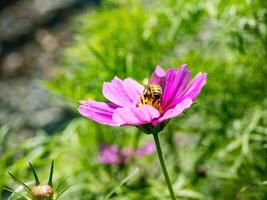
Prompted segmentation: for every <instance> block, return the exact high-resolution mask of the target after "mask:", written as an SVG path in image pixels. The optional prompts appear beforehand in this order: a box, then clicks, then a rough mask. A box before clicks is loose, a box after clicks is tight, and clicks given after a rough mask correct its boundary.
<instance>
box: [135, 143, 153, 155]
mask: <svg viewBox="0 0 267 200" xmlns="http://www.w3.org/2000/svg"><path fill="white" fill-rule="evenodd" d="M155 151H156V146H155V143H154V142H149V143H147V144H145V145H144V146H142V147H139V148H138V149H137V150H136V152H135V156H136V157H141V156H144V155H149V154H152V153H154V152H155Z"/></svg>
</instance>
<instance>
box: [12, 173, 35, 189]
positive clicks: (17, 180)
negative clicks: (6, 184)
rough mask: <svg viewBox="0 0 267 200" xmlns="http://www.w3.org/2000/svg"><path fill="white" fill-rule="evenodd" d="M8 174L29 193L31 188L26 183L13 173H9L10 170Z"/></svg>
mask: <svg viewBox="0 0 267 200" xmlns="http://www.w3.org/2000/svg"><path fill="white" fill-rule="evenodd" d="M8 174H9V175H10V176H11V177H12V178H13V179H14V180H15V181H16V182H18V183H19V184H21V185H23V187H24V188H25V190H26V191H27V193H28V194H29V193H30V191H31V188H30V187H29V186H28V185H26V184H25V183H23V182H22V181H21V180H19V179H18V177H16V176H15V175H13V174H11V173H10V172H8Z"/></svg>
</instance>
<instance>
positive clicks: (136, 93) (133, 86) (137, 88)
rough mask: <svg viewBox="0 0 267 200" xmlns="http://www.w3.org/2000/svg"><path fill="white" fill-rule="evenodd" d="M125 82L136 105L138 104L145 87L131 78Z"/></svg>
mask: <svg viewBox="0 0 267 200" xmlns="http://www.w3.org/2000/svg"><path fill="white" fill-rule="evenodd" d="M123 82H124V85H125V87H126V88H127V91H128V93H129V94H130V95H131V97H132V99H133V101H134V103H138V102H139V101H140V96H141V94H142V93H143V91H144V88H145V87H144V86H143V85H141V84H140V83H138V82H137V81H135V80H133V79H131V78H127V79H124V80H123Z"/></svg>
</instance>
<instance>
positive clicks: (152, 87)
mask: <svg viewBox="0 0 267 200" xmlns="http://www.w3.org/2000/svg"><path fill="white" fill-rule="evenodd" d="M143 95H144V97H149V98H152V99H154V100H158V99H160V97H161V95H162V89H161V87H160V85H156V84H148V85H147V86H146V87H145V89H144V91H143Z"/></svg>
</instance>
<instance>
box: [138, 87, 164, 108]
mask: <svg viewBox="0 0 267 200" xmlns="http://www.w3.org/2000/svg"><path fill="white" fill-rule="evenodd" d="M161 95H162V89H161V87H160V85H147V86H146V87H145V89H144V91H143V94H142V95H141V96H140V102H139V104H138V107H141V106H142V105H150V106H153V107H154V108H156V109H157V110H159V111H160V112H161V105H160V98H161Z"/></svg>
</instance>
